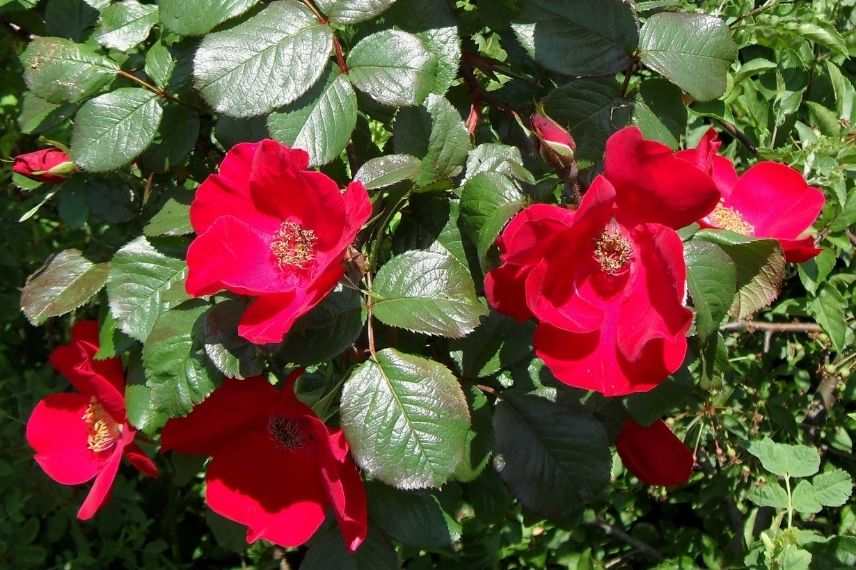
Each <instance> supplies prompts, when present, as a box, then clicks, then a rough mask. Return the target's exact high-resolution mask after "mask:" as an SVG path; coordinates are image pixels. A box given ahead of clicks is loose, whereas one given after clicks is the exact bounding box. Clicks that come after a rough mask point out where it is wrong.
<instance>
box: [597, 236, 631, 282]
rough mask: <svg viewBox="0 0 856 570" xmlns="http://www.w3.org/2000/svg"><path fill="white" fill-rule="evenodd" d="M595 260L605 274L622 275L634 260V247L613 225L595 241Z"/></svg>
mask: <svg viewBox="0 0 856 570" xmlns="http://www.w3.org/2000/svg"><path fill="white" fill-rule="evenodd" d="M594 258H595V259H596V260H597V262H598V263H599V264H600V268H601V270H603V272H604V273H607V274H609V275H613V276H614V275H620V274H621V273H623V272H624V271H625V270H626V269H627V265H628V264H629V263H630V260H631V259H632V258H633V246H632V245H631V244H630V240H628V239H627V238H626V237H624V234H622V233H621V230H619V229H618V226H617V225H614V224H611V225H610V226H607V228H606V229H605V230H603V233H601V234H600V236H599V237H598V238H597V239H596V240H595V242H594Z"/></svg>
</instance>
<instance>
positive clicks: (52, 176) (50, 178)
mask: <svg viewBox="0 0 856 570" xmlns="http://www.w3.org/2000/svg"><path fill="white" fill-rule="evenodd" d="M12 170H13V171H14V172H16V173H18V174H20V175H22V176H26V177H28V178H32V179H34V180H40V181H41V182H48V183H54V182H62V181H63V180H64V179H65V178H66V177H67V176H68V175H69V174H71V173H72V172H74V171H75V170H76V167H75V166H74V163H73V162H72V161H71V158H70V157H69V156H68V155H67V154H66V153H65V152H63V151H61V150H60V149H58V148H44V149H42V150H37V151H35V152H29V153H27V154H21V155H18V156H16V157H15V164H14V165H13V166H12Z"/></svg>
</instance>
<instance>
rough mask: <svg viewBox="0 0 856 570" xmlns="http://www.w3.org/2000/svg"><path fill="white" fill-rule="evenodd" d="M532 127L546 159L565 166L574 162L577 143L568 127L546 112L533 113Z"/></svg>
mask: <svg viewBox="0 0 856 570" xmlns="http://www.w3.org/2000/svg"><path fill="white" fill-rule="evenodd" d="M532 128H533V129H534V131H535V136H536V137H538V141H539V142H540V147H541V154H542V156H543V157H544V160H546V161H548V162H551V163H553V162H559V163H560V164H561V165H562V166H564V167H568V166H570V165H571V164H572V163H573V162H574V151H575V150H576V148H577V143H576V142H575V141H574V137H572V136H571V133H569V132H568V131H567V129H565V128H563V127H562V126H561V125H560V124H559V123H557V122H556V121H554V120H553V119H551V118H550V117H548V116H547V115H545V114H544V113H535V114H533V115H532Z"/></svg>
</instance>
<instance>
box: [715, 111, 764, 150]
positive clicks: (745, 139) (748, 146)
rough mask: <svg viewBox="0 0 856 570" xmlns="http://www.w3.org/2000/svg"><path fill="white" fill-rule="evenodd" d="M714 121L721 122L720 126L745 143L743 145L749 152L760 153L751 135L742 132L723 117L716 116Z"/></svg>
mask: <svg viewBox="0 0 856 570" xmlns="http://www.w3.org/2000/svg"><path fill="white" fill-rule="evenodd" d="M714 121H716V122H717V123H719V126H720V127H722V129H723V130H724V131H726V132H727V133H728V134H730V135H731V136H732V137H734V138H736V139H737V140H739V141H740V142H741V143H743V146H745V147H746V149H747V150H748V151H749V152H751V153H752V154H758V149H757V148H756V147H755V145H754V144H752V141H750V140H749V137H747V136H746V135H744V134H743V133H742V132H740V131H739V130H738V129H737V127H735V126H734V125H732V124H731V123H729V122H728V121H723V120H722V119H717V118H714Z"/></svg>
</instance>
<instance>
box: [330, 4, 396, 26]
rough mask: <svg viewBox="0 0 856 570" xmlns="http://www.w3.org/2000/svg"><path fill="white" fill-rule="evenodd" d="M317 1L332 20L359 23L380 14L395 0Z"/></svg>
mask: <svg viewBox="0 0 856 570" xmlns="http://www.w3.org/2000/svg"><path fill="white" fill-rule="evenodd" d="M315 3H316V5H317V6H318V8H319V9H320V10H321V12H323V14H324V15H325V16H327V17H328V18H329V19H330V21H331V22H335V23H337V24H357V23H359V22H365V21H366V20H371V19H372V18H374V17H375V16H378V15H380V14H381V13H383V11H384V10H386V9H387V8H389V7H390V6H392V5H393V4H394V3H395V0H316V2H315Z"/></svg>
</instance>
